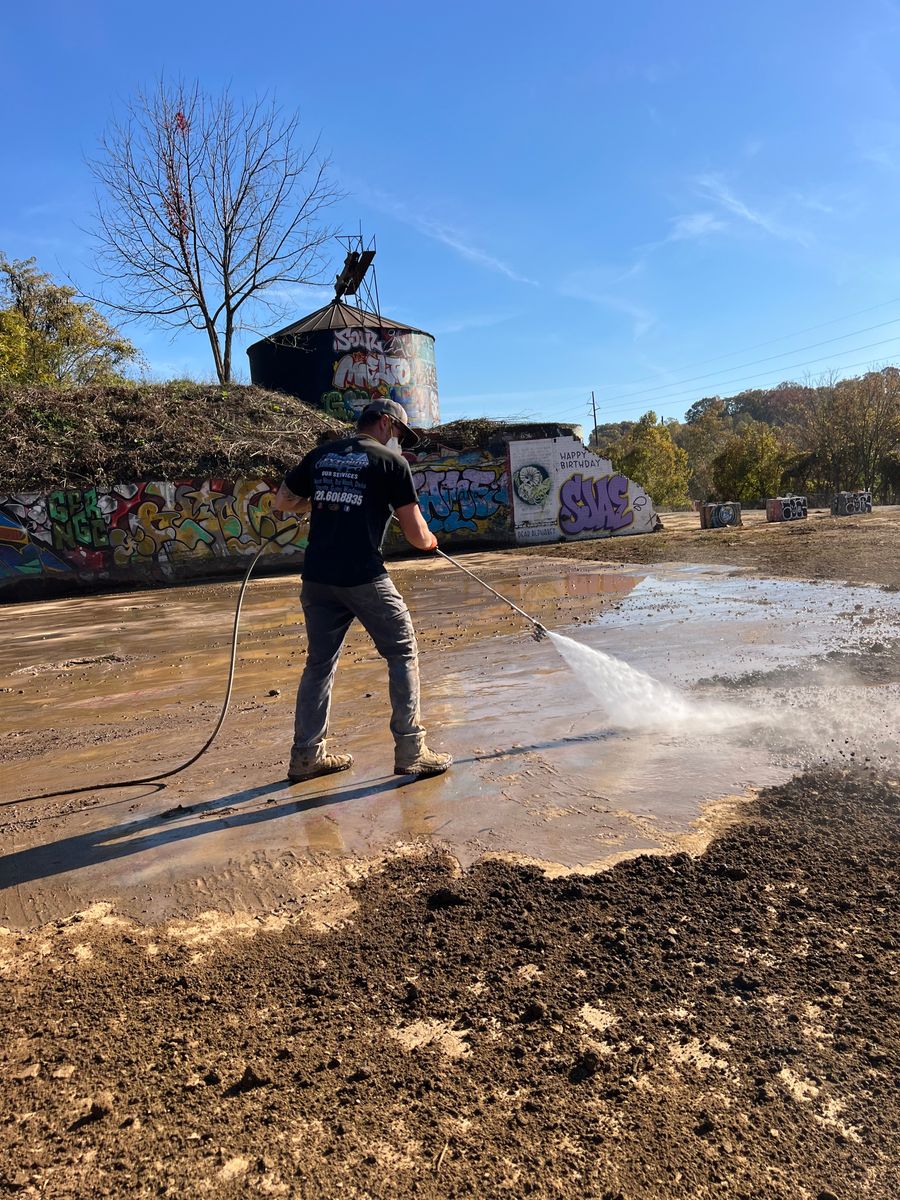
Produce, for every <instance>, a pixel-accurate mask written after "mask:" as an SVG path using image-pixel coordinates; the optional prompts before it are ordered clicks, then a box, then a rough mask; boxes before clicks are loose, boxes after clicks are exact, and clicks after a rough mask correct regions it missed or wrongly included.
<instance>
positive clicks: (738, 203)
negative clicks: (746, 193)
mask: <svg viewBox="0 0 900 1200" xmlns="http://www.w3.org/2000/svg"><path fill="white" fill-rule="evenodd" d="M696 186H697V190H698V191H699V192H700V194H701V195H702V196H704V197H705V198H706V199H708V200H713V201H715V203H717V204H718V205H719V206H720V208H722V209H723V210H724V211H725V212H726V213H728V214H729V215H730V216H732V217H736V218H737V219H738V220H739V221H742V222H744V223H745V224H747V225H752V226H753V227H754V228H756V229H761V230H762V231H763V232H764V233H767V234H768V235H769V236H770V237H774V238H779V239H780V240H782V241H789V242H798V243H799V244H800V245H801V246H808V245H809V244H810V241H811V240H812V239H811V238H810V236H809V234H808V233H807V232H806V231H805V230H801V229H797V228H795V227H793V226H790V225H784V224H782V223H781V222H780V221H779V220H777V219H776V218H775V217H773V216H772V215H771V214H770V213H767V212H764V211H763V210H762V209H760V208H751V207H750V205H749V204H747V203H746V201H744V200H742V199H741V198H740V197H739V196H738V195H736V193H735V192H734V191H733V190H732V189H731V188H730V187H729V186H728V185H727V184H726V183H725V181H724V180H723V179H722V178H721V176H719V175H701V176H700V177H699V178H698V179H697V180H696Z"/></svg>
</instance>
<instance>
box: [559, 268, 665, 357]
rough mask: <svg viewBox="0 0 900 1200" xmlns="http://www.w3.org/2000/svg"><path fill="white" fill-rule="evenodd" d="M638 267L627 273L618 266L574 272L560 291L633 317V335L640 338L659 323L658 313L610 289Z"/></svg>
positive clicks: (561, 286)
mask: <svg viewBox="0 0 900 1200" xmlns="http://www.w3.org/2000/svg"><path fill="white" fill-rule="evenodd" d="M634 270H635V268H632V269H631V270H629V271H626V272H625V273H624V274H623V273H622V272H621V271H620V270H618V269H614V268H604V267H593V268H590V269H586V270H580V271H572V272H570V274H569V275H567V276H566V277H565V278H564V279H563V281H562V282H561V284H560V285H559V291H560V293H561V294H562V295H563V296H569V297H571V298H572V299H575V300H586V301H588V302H589V303H590V304H597V305H599V306H600V307H601V308H608V309H610V310H611V311H612V312H617V313H622V314H623V315H624V316H626V317H628V318H629V319H630V321H631V329H632V335H633V337H634V339H635V341H637V340H638V338H641V337H643V336H644V334H646V333H647V332H649V330H650V329H652V328H653V326H654V325H655V324H656V316H655V314H654V313H652V312H651V311H650V310H649V309H648V308H645V307H644V306H643V305H642V304H640V303H639V302H637V301H635V300H631V299H630V298H628V297H627V296H623V295H622V294H621V293H619V292H615V291H611V290H610V289H611V288H612V287H614V286H615V285H617V284H618V283H620V282H621V281H622V280H623V279H625V278H627V277H628V276H629V275H631V274H633V273H634Z"/></svg>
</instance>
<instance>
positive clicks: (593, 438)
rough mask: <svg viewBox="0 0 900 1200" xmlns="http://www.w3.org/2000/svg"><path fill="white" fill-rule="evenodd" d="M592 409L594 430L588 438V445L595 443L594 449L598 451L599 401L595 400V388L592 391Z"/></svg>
mask: <svg viewBox="0 0 900 1200" xmlns="http://www.w3.org/2000/svg"><path fill="white" fill-rule="evenodd" d="M591 409H592V410H593V413H594V428H593V431H592V432H591V436H590V437H589V438H588V445H590V444H591V442H593V443H594V449H595V450H596V449H597V401H596V400H595V399H594V391H593V388H592V389H591Z"/></svg>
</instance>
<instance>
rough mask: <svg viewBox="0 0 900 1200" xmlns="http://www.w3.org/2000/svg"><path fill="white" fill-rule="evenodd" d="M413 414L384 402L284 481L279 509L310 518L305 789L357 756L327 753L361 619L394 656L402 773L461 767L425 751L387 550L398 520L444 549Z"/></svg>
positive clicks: (296, 749) (409, 643) (408, 633)
mask: <svg viewBox="0 0 900 1200" xmlns="http://www.w3.org/2000/svg"><path fill="white" fill-rule="evenodd" d="M418 441H419V438H418V436H417V435H416V434H415V433H414V432H413V430H412V429H410V428H409V422H408V420H407V416H406V410H405V409H404V408H403V406H402V405H401V404H398V403H397V402H396V401H394V400H374V401H372V402H371V403H370V404H368V405H367V406H366V407H365V408H364V409H363V411H362V413H361V414H360V417H359V420H358V422H357V433H356V436H355V437H349V438H343V439H342V440H340V441H337V442H330V443H328V444H327V445H325V446H320V447H318V448H317V449H315V450H312V451H311V452H310V453H309V454H307V456H306V457H305V458H304V459H303V461H302V462H301V463H300V464H299V465H298V466H296V467H294V468H293V469H292V470H290V471H288V473H287V475H285V477H284V482H283V483H282V485H281V487H280V488H279V489H278V494H277V495H276V497H275V502H274V505H273V508H274V509H275V510H276V511H280V512H295V513H305V512H309V513H310V526H309V545H308V547H307V550H306V557H305V560H304V563H303V569H302V572H301V574H302V578H303V586H302V589H301V592H300V603H301V605H302V606H303V615H304V617H305V618H306V639H307V650H306V665H305V667H304V668H303V675H302V677H301V679H300V686H299V688H298V690H297V711H296V716H295V720H294V745H293V749H292V751H291V763H290V767H289V768H288V779H290V780H291V781H292V782H293V783H297V782H299V781H300V780H302V779H312V778H313V777H314V776H316V775H327V774H330V773H331V772H332V771H345V770H346V769H347V768H348V767H349V766H350V765H351V764H352V762H353V758H352V756H351V755H349V754H329V753H328V751H327V748H326V745H327V743H326V734H327V732H328V717H329V711H330V708H331V688H332V684H333V683H334V675H335V671H336V670H337V664H338V659H339V658H340V653H341V646H342V644H343V641H344V638H345V636H346V634H347V630H348V629H349V628H350V626H351V625H352V624H353V621H354V619H356V620H358V621H359V622H360V624H361V625H362V626H363V628H364V629H365V630H366V632H367V633H368V634H369V636H370V637H371V639H372V641H373V642H374V643H375V648H376V649H377V650H378V653H379V654H380V655H381V656H382V658H384V659H386V660H387V666H388V689H389V693H390V699H391V733H392V734H393V736H394V771H395V773H396V774H398V775H419V776H425V775H440V774H441V772H443V771H446V770H447V768H448V767H449V766H450V764H451V762H452V761H453V760H452V758H451V757H450V755H449V754H437V753H435V751H433V750H429V748H428V747H427V746H426V745H425V729H424V728H423V726H422V722H421V718H420V714H419V654H418V647H417V645H416V635H415V632H414V630H413V626H412V620H411V618H410V615H409V609H408V608H407V607H406V604H405V603H404V601H403V597H402V596H401V595H400V593H399V592H398V591H397V589H396V588H395V587H394V584H393V583H392V581H391V579H390V576H389V575H388V573H387V571H386V570H385V566H384V559H383V558H382V556H381V544H382V542H383V540H384V535H385V532H386V530H387V526H388V523H389V521H390V519H391V515H392V514H393V515H395V516H396V517H397V520H398V521H399V523H400V528H401V529H402V530H403V534H404V536H405V538H406V540H407V541H408V542H409V544H410V545H411V546H414V547H415V549H417V550H423V551H432V550H436V549H437V538H436V537H435V536H434V534H433V533H432V532H431V530H430V529H429V528H428V526H427V524H426V523H425V519H424V518H423V516H422V514H421V512H420V510H419V504H418V499H417V496H416V489H415V486H414V484H413V480H412V473H411V471H410V469H409V463H408V462H407V461H406V459H405V458H403V457H402V456H401V455H400V453H399V451H400V448H401V447H402V448H403V449H407V448H409V447H410V446H415V445H416V444H417V443H418Z"/></svg>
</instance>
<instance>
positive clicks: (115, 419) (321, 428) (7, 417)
mask: <svg viewBox="0 0 900 1200" xmlns="http://www.w3.org/2000/svg"><path fill="white" fill-rule="evenodd" d="M345 429H346V427H345V426H343V425H341V424H339V423H338V422H336V421H334V420H332V419H331V418H330V417H327V416H326V415H325V414H324V413H323V412H321V411H320V410H319V409H316V408H312V407H311V406H310V405H308V404H305V403H304V402H303V401H302V400H298V399H296V397H294V396H286V395H283V394H281V393H280V392H267V391H265V390H263V389H262V388H258V387H246V386H241V385H237V384H235V385H232V386H230V387H227V388H223V387H218V386H215V385H212V384H194V383H165V384H135V385H131V386H123V387H90V388H66V389H55V388H46V387H13V386H11V385H8V384H4V385H0V492H11V491H24V490H31V489H34V490H41V489H43V488H48V487H66V486H78V487H82V486H87V487H91V486H94V485H102V484H111V483H121V482H131V481H138V480H142V479H189V478H198V477H200V478H203V477H211V476H212V477H218V478H231V479H233V478H235V477H238V476H261V477H276V478H277V477H279V476H281V475H283V474H284V472H285V470H286V469H287V468H288V467H290V466H292V465H293V464H294V463H296V462H297V461H298V460H299V459H300V458H302V457H303V455H304V454H305V453H306V452H307V451H308V450H311V449H312V448H313V447H314V446H315V445H316V444H317V443H318V440H319V437H320V435H325V434H327V433H332V434H334V436H336V437H338V436H341V434H343V433H344V432H345Z"/></svg>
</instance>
